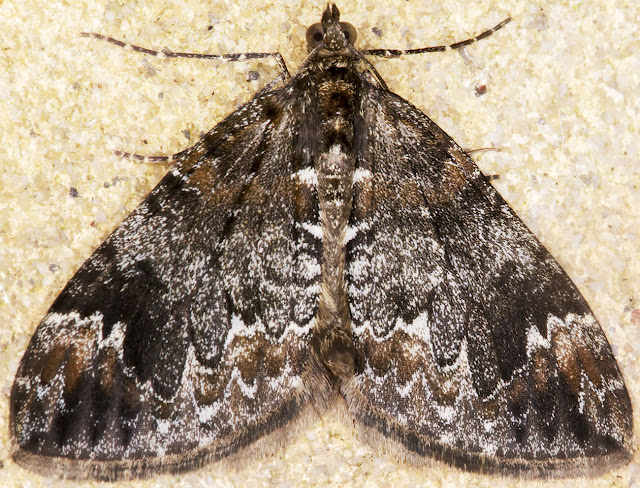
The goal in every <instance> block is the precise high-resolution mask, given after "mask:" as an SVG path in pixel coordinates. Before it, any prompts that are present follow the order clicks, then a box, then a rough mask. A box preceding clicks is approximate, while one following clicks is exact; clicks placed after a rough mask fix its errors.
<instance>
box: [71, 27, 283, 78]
mask: <svg viewBox="0 0 640 488" xmlns="http://www.w3.org/2000/svg"><path fill="white" fill-rule="evenodd" d="M80 36H81V37H91V38H93V39H100V40H102V41H107V42H110V43H111V44H115V45H116V46H120V47H121V48H123V49H131V50H132V51H135V52H138V53H143V54H148V55H150V56H157V57H163V56H164V57H166V58H192V59H217V60H220V61H228V62H232V61H247V60H250V59H264V58H275V60H276V63H277V64H278V67H279V68H280V70H281V75H280V76H283V77H284V79H285V80H286V79H288V78H289V77H290V76H291V75H290V74H289V70H288V69H287V64H286V63H285V62H284V58H283V57H282V54H280V53H236V54H201V53H177V52H173V51H169V50H166V49H164V50H162V51H154V50H153V49H147V48H146V47H141V46H136V45H134V44H129V43H127V42H123V41H119V40H118V39H114V38H113V37H109V36H104V35H102V34H96V33H95V32H81V33H80Z"/></svg>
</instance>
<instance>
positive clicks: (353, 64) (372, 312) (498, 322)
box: [10, 5, 633, 480]
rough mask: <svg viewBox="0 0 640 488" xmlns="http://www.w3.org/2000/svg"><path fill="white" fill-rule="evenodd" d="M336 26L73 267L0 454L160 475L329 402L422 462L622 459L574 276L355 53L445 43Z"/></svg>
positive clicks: (621, 391) (297, 423)
mask: <svg viewBox="0 0 640 488" xmlns="http://www.w3.org/2000/svg"><path fill="white" fill-rule="evenodd" d="M508 20H509V19H507V20H506V21H505V22H503V23H501V24H499V25H498V26H496V27H495V28H494V29H491V30H489V31H487V32H485V33H484V34H481V35H480V36H477V37H476V38H474V39H470V40H467V41H463V42H460V43H456V44H454V45H451V46H449V47H451V48H454V49H455V48H459V47H462V46H464V45H467V44H469V43H471V42H474V41H475V40H478V39H481V38H483V37H486V36H488V35H490V34H491V33H492V32H493V31H495V30H497V29H498V28H500V27H502V26H503V25H504V24H506V23H507V22H508ZM93 37H100V38H103V39H105V38H104V37H103V36H98V35H93ZM355 39H356V31H355V29H354V28H353V26H351V25H350V24H347V23H344V22H340V14H339V11H338V9H337V8H336V6H335V5H329V6H327V8H326V10H325V11H324V13H323V15H322V20H321V22H320V23H319V24H314V25H313V26H311V27H310V28H309V30H308V32H307V40H308V44H309V50H310V54H309V57H308V58H307V59H306V61H305V62H304V63H303V64H302V65H301V66H300V67H299V68H298V70H297V71H296V72H295V73H294V74H293V76H289V75H288V72H287V71H286V67H284V70H283V74H282V75H281V77H279V78H277V79H276V80H274V82H272V83H271V84H269V85H268V86H267V87H266V88H265V89H264V90H262V91H261V92H259V93H258V94H257V95H256V96H255V97H254V98H253V99H251V100H250V101H249V102H248V103H246V104H245V105H244V106H243V107H241V108H240V109H238V110H237V111H235V112H234V113H232V114H231V115H229V116H228V117H227V118H226V119H225V120H223V121H222V122H221V123H220V124H218V125H217V126H216V127H214V128H213V129H212V130H211V131H210V132H209V133H207V134H206V135H205V136H204V137H202V139H201V140H200V141H198V142H197V144H195V145H194V146H193V147H191V148H189V149H187V150H185V151H183V152H180V153H178V154H176V155H175V156H173V157H172V158H171V160H172V161H173V162H174V166H173V168H172V169H171V170H170V171H169V173H167V175H166V176H165V177H164V178H163V179H162V181H161V182H160V183H159V184H158V186H157V187H156V188H155V189H154V190H153V191H152V192H151V193H150V194H149V195H148V196H147V197H146V198H145V200H144V201H143V202H142V204H141V205H140V206H139V207H138V208H137V209H136V210H135V211H134V212H133V213H132V214H131V215H130V216H129V217H128V218H127V219H126V220H125V221H124V222H123V223H122V224H121V225H120V226H118V227H117V228H116V229H115V231H114V232H113V233H112V234H111V235H110V236H109V237H108V238H107V240H106V241H105V242H104V243H102V245H100V247H99V248H98V249H97V250H96V251H95V253H94V254H93V255H92V256H91V257H90V258H89V259H88V260H87V261H86V262H85V263H84V265H83V266H82V267H81V268H80V270H79V271H78V272H77V274H76V275H75V276H74V277H73V278H72V279H71V281H70V282H69V283H68V284H67V286H66V287H65V288H64V290H63V291H62V292H61V294H60V295H59V296H58V298H57V299H56V300H55V302H54V303H53V305H52V306H51V308H50V310H49V312H48V313H47V315H46V316H45V318H44V319H43V320H42V322H41V323H40V325H39V326H38V328H37V330H36V332H35V334H34V335H33V338H32V339H31V342H30V344H29V346H28V348H27V350H26V352H25V355H24V357H23V359H22V361H21V363H20V366H19V369H18V372H17V374H16V379H15V383H14V385H13V389H12V392H11V408H10V430H11V438H12V449H13V451H12V454H13V459H14V460H15V461H16V462H18V463H19V464H21V465H22V466H25V467H27V468H29V469H32V470H34V471H37V472H39V473H43V474H46V475H50V476H60V477H67V478H76V479H84V478H89V479H97V480H120V479H131V478H139V477H147V476H153V475H156V474H158V473H161V472H171V473H178V472H183V471H187V470H191V469H196V468H199V467H201V466H204V465H206V464H208V463H210V462H213V461H216V460H220V459H223V458H227V457H234V456H242V455H243V453H247V452H249V451H250V450H253V451H258V452H266V451H268V450H269V449H270V447H271V446H280V445H282V444H283V443H284V442H286V441H287V439H288V438H289V437H290V436H291V432H294V431H295V430H296V429H300V428H303V427H304V426H305V425H307V424H308V423H309V422H310V420H311V419H314V418H317V416H318V415H321V414H322V413H323V412H324V411H325V410H326V409H327V408H328V407H329V406H330V405H332V404H335V403H338V404H340V405H342V406H343V407H344V409H345V410H346V412H347V413H348V415H349V416H350V417H351V419H352V420H353V421H354V423H355V424H356V425H357V426H358V427H359V429H360V433H361V435H362V438H363V439H364V440H365V441H369V442H373V443H374V444H385V445H386V446H387V448H388V449H389V450H391V451H397V452H399V453H403V456H405V457H406V458H407V459H409V460H412V461H416V462H418V463H420V462H426V460H428V459H431V458H435V459H438V460H442V461H445V462H448V463H451V464H453V465H456V466H459V467H462V468H465V469H469V470H474V471H479V472H489V473H491V472H498V473H504V474H512V475H518V476H520V475H524V476H556V475H559V476H562V475H572V474H585V473H590V472H593V473H595V472H601V471H603V470H607V469H612V468H613V467H616V466H620V465H621V464H623V463H626V462H628V460H629V459H630V456H631V449H632V432H633V424H632V415H631V402H630V399H629V395H628V393H627V390H626V387H625V384H624V381H623V378H622V376H621V374H620V370H619V368H618V365H617V363H616V361H615V358H614V357H613V354H612V352H611V348H610V346H609V344H608V342H607V339H606V338H605V335H604V333H603V332H602V330H601V328H600V326H599V325H598V323H597V321H596V319H595V318H594V316H593V313H592V312H591V310H590V309H589V306H588V305H587V303H586V302H585V300H584V299H583V297H582V296H581V294H580V292H579V291H578V290H577V288H576V287H575V285H574V284H573V283H572V282H571V280H570V279H569V278H568V276H567V275H566V274H565V272H564V271H563V270H562V268H561V267H560V266H559V265H558V263H557V262H556V261H555V260H554V259H553V258H552V257H551V255H550V254H549V253H548V252H547V250H546V249H545V248H544V246H543V245H542V244H541V243H540V242H538V240H537V239H536V238H535V237H534V236H533V234H532V233H531V232H530V231H529V230H528V229H527V228H526V226H525V225H524V224H523V223H522V222H521V221H520V219H519V218H518V217H517V216H516V215H515V213H514V212H513V211H512V210H511V208H510V207H509V206H508V205H507V204H506V203H505V201H504V200H503V199H502V198H501V197H500V195H498V193H497V192H496V191H495V190H494V188H493V187H492V185H491V184H490V183H489V182H488V180H487V178H486V177H485V176H484V175H483V174H482V173H481V172H480V170H479V169H478V168H477V166H476V165H475V164H474V162H473V161H472V160H471V158H470V157H469V155H468V154H467V153H466V152H465V151H463V150H462V149H461V148H460V147H459V146H458V145H457V144H456V143H455V142H454V141H453V140H452V139H451V138H450V137H449V136H448V135H447V134H446V133H445V132H444V131H443V130H442V129H440V128H439V127H438V126H437V125H436V124H435V123H434V122H433V121H431V120H430V119H429V118H428V117H427V116H426V115H425V114H423V113H422V112H421V111H419V110H418V109H417V108H415V107H414V106H413V105H411V104H410V103H409V102H407V101H406V100H404V99H402V98H401V97H399V96H398V95H396V94H394V93H392V92H390V91H389V90H388V88H387V86H386V84H385V82H384V81H383V80H382V78H381V77H380V75H379V74H378V73H377V72H376V70H375V69H374V67H373V66H372V65H371V64H370V62H369V61H368V60H367V58H366V57H365V56H366V55H374V56H376V55H377V56H387V57H395V56H399V55H401V54H415V53H419V52H429V51H438V50H440V51H441V50H444V49H445V47H441V46H440V47H432V48H424V49H416V50H411V51H393V50H370V51H358V50H357V49H356V48H355V47H354V42H355ZM107 40H110V41H111V42H115V43H118V42H119V41H115V40H113V39H110V38H107ZM120 44H121V45H123V44H124V43H120ZM134 49H135V50H139V51H142V52H147V53H149V54H153V53H155V52H154V51H150V50H145V49H144V48H136V47H134ZM156 54H157V53H156ZM165 54H166V55H167V56H171V55H176V56H177V55H180V54H179V53H165ZM182 55H183V56H184V55H186V54H182ZM197 56H202V57H206V56H205V55H192V57H197ZM267 56H274V55H272V54H261V53H258V54H254V55H245V56H244V58H251V57H254V58H255V57H267ZM210 57H213V56H210ZM221 57H224V56H221ZM242 57H243V56H242V55H228V56H227V57H226V58H227V59H232V60H233V59H241V58H242ZM280 59H281V58H280ZM130 156H131V155H130ZM156 159H162V158H156Z"/></svg>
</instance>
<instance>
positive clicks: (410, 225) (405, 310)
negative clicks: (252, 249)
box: [344, 77, 632, 472]
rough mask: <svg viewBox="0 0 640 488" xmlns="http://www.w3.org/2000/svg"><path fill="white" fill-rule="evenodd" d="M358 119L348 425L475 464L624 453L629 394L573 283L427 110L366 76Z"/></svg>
mask: <svg viewBox="0 0 640 488" xmlns="http://www.w3.org/2000/svg"><path fill="white" fill-rule="evenodd" d="M363 78H366V77H363ZM360 113H361V114H362V116H363V120H364V125H363V126H362V127H356V140H357V141H358V144H359V146H360V147H358V151H357V154H358V156H359V159H358V163H357V168H356V174H357V175H358V177H357V178H355V189H354V192H355V196H354V205H353V213H352V217H351V222H350V230H349V232H348V236H347V239H348V242H347V277H346V279H347V286H348V294H349V303H350V310H351V318H352V322H353V335H354V342H355V348H356V359H355V377H354V379H353V380H352V381H351V382H350V383H349V384H348V385H346V387H345V388H344V392H345V394H346V397H347V402H348V404H349V405H350V408H351V410H352V411H353V412H354V413H355V415H356V418H357V419H358V420H359V421H360V422H361V423H362V424H364V426H366V427H368V428H370V432H372V433H373V432H375V431H377V432H379V433H382V434H383V435H384V436H386V437H391V438H394V439H396V440H397V441H399V442H400V443H401V444H403V445H404V446H405V447H407V448H409V450H410V451H412V452H414V453H417V454H420V455H433V456H435V457H438V458H443V459H445V460H447V461H450V462H452V463H454V464H457V465H460V466H465V467H467V468H471V469H474V468H475V469H480V470H491V469H492V468H500V469H503V470H509V468H513V470H515V471H520V470H532V471H535V470H536V469H538V470H540V472H545V471H546V470H549V469H553V468H554V467H555V468H558V469H560V470H561V469H567V470H570V469H571V468H576V467H578V466H581V465H589V464H590V461H589V460H588V459H587V458H592V457H596V456H602V461H598V462H599V463H601V464H602V465H605V464H607V461H608V460H609V461H611V463H613V462H615V460H617V459H619V458H625V457H626V456H627V454H628V450H629V447H630V439H631V435H632V424H631V406H630V401H629V397H628V394H627V392H626V389H625V386H624V382H623V380H622V377H621V375H620V371H619V370H618V367H617V364H616V362H615V359H614V358H613V356H612V352H611V349H610V347H609V344H608V343H607V340H606V338H605V336H604V334H603V332H602V330H601V329H600V326H599V325H598V323H597V322H596V319H595V318H594V316H593V314H592V312H591V311H590V309H589V307H588V305H587V304H586V302H585V301H584V299H583V298H582V296H581V295H580V292H579V291H578V290H577V289H576V287H575V285H574V284H573V283H572V282H571V280H570V279H569V278H568V277H567V275H566V274H565V273H564V271H563V270H562V269H561V267H560V266H559V265H558V264H557V263H556V261H555V260H554V259H553V258H552V257H551V256H550V254H549V253H548V252H547V251H546V249H545V248H544V247H543V245H542V244H541V243H540V242H538V241H537V239H536V238H535V237H534V236H533V235H532V234H531V232H530V231H529V230H528V229H527V228H526V226H525V225H524V224H523V223H522V222H521V221H520V220H519V219H518V217H517V216H516V215H515V214H514V212H513V211H512V210H511V209H510V208H509V206H508V205H507V204H506V203H505V202H504V200H503V199H502V198H501V197H500V196H499V195H498V193H497V192H496V191H495V190H494V189H493V187H492V186H491V185H490V184H489V183H488V182H487V180H486V179H485V177H484V176H483V175H482V174H481V173H480V171H479V170H478V168H477V167H476V166H475V164H474V163H473V162H472V161H471V159H470V158H469V157H468V156H467V155H466V154H465V153H464V152H463V151H462V150H461V149H460V148H459V147H458V146H457V145H456V143H455V142H454V141H453V140H452V139H451V138H450V137H449V136H447V135H446V134H445V133H444V132H443V131H442V130H441V129H440V128H439V127H438V126H437V125H436V124H434V123H433V122H432V121H431V120H429V119H428V118H427V117H426V116H425V115H424V114H423V113H421V112H420V111H419V110H417V109H416V108H415V107H413V106H412V105H411V104H409V103H408V102H406V101H405V100H403V99H401V98H400V97H398V96H397V95H394V94H393V93H390V92H388V91H386V90H384V89H381V88H379V87H377V86H375V85H374V84H369V83H368V82H367V83H365V84H364V87H363V94H362V101H361V108H360ZM365 430H367V429H365ZM554 459H555V461H554ZM536 461H541V463H536ZM542 461H552V462H546V463H542ZM596 463H597V462H596ZM543 470H545V471H543Z"/></svg>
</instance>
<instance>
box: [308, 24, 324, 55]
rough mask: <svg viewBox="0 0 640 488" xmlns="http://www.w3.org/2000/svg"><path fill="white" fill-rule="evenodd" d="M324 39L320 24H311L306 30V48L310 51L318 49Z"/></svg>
mask: <svg viewBox="0 0 640 488" xmlns="http://www.w3.org/2000/svg"><path fill="white" fill-rule="evenodd" d="M323 39H324V31H323V30H322V24H313V25H312V26H311V27H309V28H308V29H307V46H309V48H310V49H315V48H316V47H318V46H319V45H320V44H321V43H322V40H323Z"/></svg>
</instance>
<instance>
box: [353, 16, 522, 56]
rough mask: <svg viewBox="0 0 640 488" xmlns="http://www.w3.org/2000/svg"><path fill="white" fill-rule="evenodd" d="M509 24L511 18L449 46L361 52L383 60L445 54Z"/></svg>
mask: <svg viewBox="0 0 640 488" xmlns="http://www.w3.org/2000/svg"><path fill="white" fill-rule="evenodd" d="M509 22H511V17H507V18H506V19H504V20H503V21H502V22H500V23H499V24H498V25H496V26H494V27H492V28H491V29H489V30H486V31H484V32H483V33H482V34H479V35H477V36H475V37H471V38H469V39H465V40H464V41H460V42H455V43H453V44H449V45H444V46H431V47H423V48H419V49H365V50H362V51H360V52H361V53H362V54H364V55H368V56H380V57H383V58H398V57H400V56H404V55H405V54H422V53H433V52H444V51H447V50H449V49H460V48H463V47H465V46H468V45H469V44H473V43H474V42H477V41H480V40H482V39H485V38H487V37H489V36H490V35H491V34H493V33H494V32H496V31H498V30H500V29H502V28H503V27H504V26H505V25H507V24H508V23H509Z"/></svg>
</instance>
